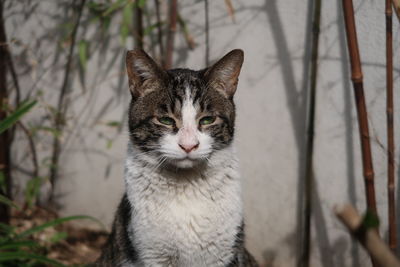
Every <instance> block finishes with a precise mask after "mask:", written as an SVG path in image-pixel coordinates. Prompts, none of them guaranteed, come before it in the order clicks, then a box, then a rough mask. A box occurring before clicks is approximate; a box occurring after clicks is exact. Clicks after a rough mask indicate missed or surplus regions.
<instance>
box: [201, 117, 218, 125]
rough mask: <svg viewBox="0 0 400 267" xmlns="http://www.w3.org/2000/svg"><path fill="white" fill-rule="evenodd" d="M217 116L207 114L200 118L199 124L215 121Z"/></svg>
mask: <svg viewBox="0 0 400 267" xmlns="http://www.w3.org/2000/svg"><path fill="white" fill-rule="evenodd" d="M215 119H216V118H215V116H206V117H203V118H201V119H200V121H199V124H200V125H209V124H211V123H213V122H214V121H215Z"/></svg>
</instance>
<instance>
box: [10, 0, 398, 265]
mask: <svg viewBox="0 0 400 267" xmlns="http://www.w3.org/2000/svg"><path fill="white" fill-rule="evenodd" d="M209 2H210V53H211V58H212V59H217V58H219V57H221V56H222V55H224V54H225V53H226V52H228V51H230V50H231V49H234V48H241V49H243V50H244V51H245V63H244V65H243V69H242V73H241V76H240V82H239V87H238V91H237V94H236V96H235V100H236V103H237V113H238V117H237V134H236V140H235V143H236V146H237V150H238V154H239V158H240V162H241V170H242V176H243V188H244V190H243V198H244V203H245V214H246V224H247V242H248V247H249V249H250V251H251V252H252V253H254V255H255V256H256V258H257V259H258V260H259V261H260V262H261V261H263V262H269V263H272V264H273V265H272V266H282V267H283V266H295V263H296V259H297V258H298V253H299V251H300V249H299V246H300V245H299V237H300V235H299V234H300V232H299V231H300V229H299V223H300V221H301V218H300V214H301V212H300V211H299V210H300V209H301V205H300V204H299V203H300V201H301V199H302V198H303V196H304V193H303V191H302V189H301V185H302V184H303V180H302V179H303V172H304V159H305V158H304V157H305V147H304V146H305V134H306V132H305V121H306V109H307V108H306V102H307V87H308V77H309V67H310V65H309V64H310V63H309V60H310V48H311V43H310V32H311V28H312V27H311V14H312V12H311V11H312V4H311V3H312V2H313V1H293V0H280V1H277V0H266V1H261V0H251V1H233V4H234V8H235V22H232V20H231V18H230V17H229V15H228V13H227V10H226V6H225V3H224V1H222V0H218V1H217V0H216V1H209ZM322 2H323V3H322V21H321V23H322V25H321V36H320V53H319V59H320V61H319V69H318V85H317V104H316V105H317V106H316V129H315V151H314V185H315V190H314V192H313V201H312V205H313V206H312V207H313V211H312V212H313V214H312V216H313V217H312V248H311V253H312V261H311V266H328V267H329V266H370V263H369V260H368V258H367V257H366V255H365V253H364V252H363V251H362V250H361V249H359V248H357V247H356V246H355V244H354V243H352V242H351V239H350V237H349V236H348V234H347V232H346V231H345V229H344V227H343V226H342V225H341V224H340V223H339V222H338V221H337V220H336V218H335V216H334V215H333V212H332V208H333V206H334V205H335V204H338V203H344V202H351V203H353V204H355V205H356V206H357V208H358V209H359V210H360V211H363V210H364V209H365V197H364V184H363V177H362V169H361V161H360V160H361V156H360V144H359V134H358V125H357V120H356V113H355V109H354V96H353V92H352V86H351V84H350V82H349V80H350V74H349V65H348V56H347V47H346V40H345V33H344V27H343V18H342V10H341V2H340V1H322ZM354 6H355V9H356V23H357V30H358V33H359V36H358V37H359V44H360V51H361V57H362V62H363V71H364V82H365V90H366V99H367V106H368V111H369V119H370V131H371V143H372V149H373V158H374V166H375V175H376V191H377V194H376V195H377V202H378V209H379V214H380V216H381V221H382V225H381V228H380V230H381V234H382V236H384V237H386V236H387V233H386V229H387V219H386V216H387V215H386V210H387V204H386V168H387V167H386V160H387V158H386V152H385V148H386V124H385V121H386V114H385V103H386V99H385V95H386V94H385V83H386V78H385V68H384V66H385V41H384V40H385V38H384V32H385V24H384V23H385V18H384V2H383V1H355V3H354ZM180 8H181V14H182V16H183V17H184V18H187V19H188V27H189V29H190V31H191V33H192V34H193V36H194V38H195V41H196V42H197V44H198V46H197V47H196V48H195V49H194V50H193V51H188V50H187V48H186V44H185V42H184V40H183V38H182V37H181V36H179V37H177V43H178V44H177V48H176V54H175V66H176V67H189V68H194V69H200V68H203V67H204V66H205V60H204V54H205V45H204V39H205V36H204V13H203V10H204V3H203V2H201V1H194V0H193V1H181V4H180ZM39 9H40V10H41V11H42V12H43V14H44V15H43V16H32V17H30V18H28V20H26V19H24V18H22V17H18V16H15V17H10V19H9V20H8V21H7V23H8V24H7V26H8V30H9V32H10V39H11V38H13V37H15V38H19V39H22V40H23V41H24V42H25V43H27V44H28V45H31V46H32V49H31V51H32V52H31V53H32V54H31V55H27V56H26V57H27V58H25V59H24V58H23V57H22V56H21V57H19V58H18V60H20V61H21V62H23V60H27V61H29V60H32V59H35V60H36V61H37V62H39V63H38V65H37V66H36V67H35V68H34V69H33V70H34V71H35V73H36V74H35V73H34V74H35V75H36V76H35V75H33V74H30V75H25V76H23V80H22V84H23V85H24V86H27V85H30V84H31V83H32V82H33V81H35V80H38V79H39V78H38V77H40V79H39V80H40V81H39V85H38V87H40V88H42V90H44V91H46V93H47V98H46V102H51V101H53V102H54V100H55V96H56V92H57V91H55V90H58V89H57V88H60V84H61V80H62V79H61V78H62V74H61V73H60V72H59V71H58V69H57V68H54V67H50V70H49V71H47V72H45V67H44V66H52V65H51V64H52V63H54V59H53V56H54V54H52V52H55V51H57V45H55V43H54V42H55V41H54V36H51V34H48V33H49V32H51V31H49V29H52V27H51V25H52V21H53V20H56V19H57V18H54V17H50V16H46V14H47V12H46V10H58V11H57V12H58V13H59V15H60V17H62V16H63V12H62V11H61V10H59V9H58V7H57V6H56V4H55V1H54V2H52V1H43V2H42V3H41V5H40V7H39ZM43 25H45V26H46V27H42V26H43ZM37 26H41V27H37ZM398 26H399V24H398V21H397V18H395V20H394V27H393V28H394V47H395V53H394V55H395V58H394V62H395V65H397V64H396V62H398V60H399V57H398V52H399V50H398V47H399V45H398V43H399V37H398V36H399V31H398V28H399V27H398ZM53 30H54V29H53ZM46 31H47V32H46ZM81 31H83V32H85V34H88V35H90V31H91V30H90V27H89V28H88V29H85V30H83V29H82V30H81ZM56 32H57V31H55V33H56ZM116 32H118V29H116ZM46 33H47V34H46ZM38 36H40V37H43V36H47V37H48V38H47V39H46V38H45V39H42V41H41V42H40V43H39V44H38V43H37V42H33V43H32V42H31V40H33V39H34V38H37V37H38ZM52 38H53V39H52ZM114 38H118V36H117V35H116V36H115V37H114ZM111 41H112V40H111ZM114 43H115V42H114ZM131 43H132V40H128V45H127V48H130V47H132V46H131ZM119 45H120V44H118V43H117V44H113V43H112V42H110V45H109V46H105V47H104V49H103V51H101V52H98V53H96V54H95V55H94V56H93V57H92V58H91V60H90V61H89V62H88V66H87V71H86V81H89V82H87V84H86V87H83V86H82V83H81V82H80V81H79V76H78V75H75V76H74V79H73V85H72V88H73V92H72V94H71V102H72V106H71V108H70V113H71V118H72V119H71V120H70V121H69V126H68V129H71V131H74V132H73V133H74V134H73V135H71V136H73V137H71V138H69V139H67V140H64V142H65V143H66V145H65V150H64V152H63V154H62V160H61V162H62V165H61V166H62V168H61V173H62V177H61V179H60V180H59V183H58V186H57V192H58V193H59V198H58V199H59V202H60V204H61V209H60V210H61V212H62V213H63V214H65V215H67V214H68V215H69V214H89V215H93V216H95V217H97V218H99V219H100V220H102V221H104V222H105V223H106V224H109V223H110V222H111V220H112V217H113V213H114V210H115V208H116V205H117V203H118V201H119V199H120V197H121V194H122V192H123V178H122V175H123V160H124V156H125V152H126V143H127V139H128V138H127V129H126V126H124V127H123V128H122V129H115V128H113V127H109V126H106V123H107V122H109V121H121V122H122V123H123V124H124V125H125V124H126V110H127V106H128V102H129V92H128V88H127V84H126V83H127V82H126V79H125V78H124V75H125V74H124V72H123V63H119V62H122V59H123V54H124V53H123V49H119V48H117V47H118V46H119ZM60 56H61V57H64V56H65V55H64V54H63V53H61V55H60ZM114 59H115V60H116V62H117V63H116V64H114V65H113V67H112V69H111V70H109V71H108V72H107V71H105V70H104V69H106V66H107V65H108V64H110V62H111V61H112V60H114ZM395 67H396V68H395V73H394V77H395V91H396V92H395V101H396V103H395V106H396V109H395V125H396V129H395V130H396V144H399V142H400V139H399V138H398V137H399V132H400V128H399V127H398V125H400V119H399V116H398V114H399V111H400V110H399V105H400V103H398V101H397V100H398V99H399V94H398V90H397V89H398V87H399V83H398V76H399V66H395ZM31 73H32V72H31ZM41 74H43V76H40V75H41ZM54 87H55V88H56V89H55V88H54ZM88 88H89V89H88ZM53 90H54V92H53ZM41 104H42V105H44V104H43V102H42V103H41ZM32 116H33V115H31V117H32ZM108 140H112V141H113V142H112V146H111V147H109V148H107V143H109V142H108ZM46 144H47V145H48V143H46V142H44V144H43V146H42V147H43V150H46V149H47V147H48V146H46ZM396 147H397V148H398V147H399V146H398V145H397V146H396ZM21 153H22V152H21ZM43 153H44V152H43ZM18 155H19V154H18V152H16V157H17V158H18ZM19 158H21V157H19ZM398 159H399V154H398V153H396V167H397V166H398ZM396 174H397V175H398V171H396ZM399 204H400V203H399Z"/></svg>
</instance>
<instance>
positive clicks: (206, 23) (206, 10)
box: [204, 0, 210, 67]
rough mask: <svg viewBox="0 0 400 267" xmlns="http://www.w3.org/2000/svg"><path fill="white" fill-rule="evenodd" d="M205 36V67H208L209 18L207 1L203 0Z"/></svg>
mask: <svg viewBox="0 0 400 267" xmlns="http://www.w3.org/2000/svg"><path fill="white" fill-rule="evenodd" d="M204 13H205V35H206V53H205V54H206V67H208V66H209V65H210V18H209V14H208V0H204Z"/></svg>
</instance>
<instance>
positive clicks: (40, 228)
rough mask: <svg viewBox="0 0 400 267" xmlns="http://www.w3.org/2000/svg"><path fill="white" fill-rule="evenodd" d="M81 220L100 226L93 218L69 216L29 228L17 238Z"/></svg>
mask: <svg viewBox="0 0 400 267" xmlns="http://www.w3.org/2000/svg"><path fill="white" fill-rule="evenodd" d="M82 219H89V220H92V221H95V222H98V223H100V224H101V222H100V221H99V220H97V219H96V218H93V217H91V216H84V215H78V216H69V217H63V218H58V219H55V220H52V221H50V222H47V223H44V224H42V225H39V226H35V227H32V228H30V229H28V230H26V231H24V232H22V233H20V234H18V235H17V238H25V237H28V236H30V235H32V234H34V233H37V232H41V231H43V230H44V229H46V228H49V227H53V226H56V225H59V224H62V223H64V222H67V221H72V220H82Z"/></svg>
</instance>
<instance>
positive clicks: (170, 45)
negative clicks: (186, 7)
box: [164, 0, 178, 69]
mask: <svg viewBox="0 0 400 267" xmlns="http://www.w3.org/2000/svg"><path fill="white" fill-rule="evenodd" d="M177 9H178V3H177V0H170V8H169V30H168V36H167V53H166V54H165V65H164V68H165V69H170V68H172V57H173V52H174V39H175V32H176V22H177V17H178V10H177Z"/></svg>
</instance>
